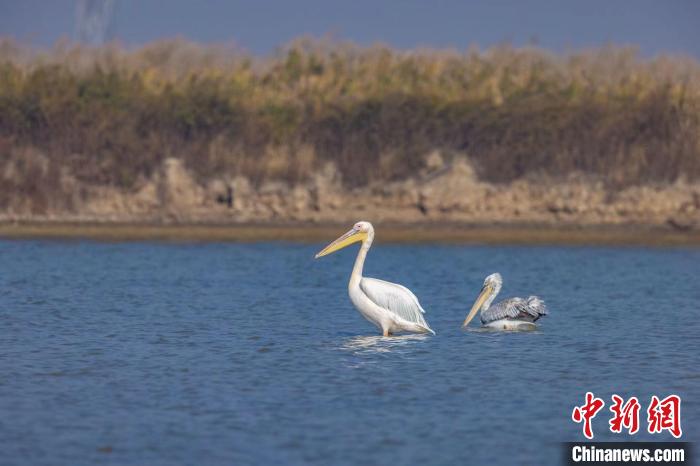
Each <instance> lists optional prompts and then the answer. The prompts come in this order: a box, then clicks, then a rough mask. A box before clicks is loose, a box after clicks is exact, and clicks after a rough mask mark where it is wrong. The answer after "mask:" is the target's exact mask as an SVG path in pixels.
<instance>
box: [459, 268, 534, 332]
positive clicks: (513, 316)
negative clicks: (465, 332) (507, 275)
mask: <svg viewBox="0 0 700 466" xmlns="http://www.w3.org/2000/svg"><path fill="white" fill-rule="evenodd" d="M502 285H503V279H502V278H501V274H500V273H493V274H491V275H489V276H488V277H486V280H484V286H482V287H481V292H480V293H479V297H478V298H476V301H475V302H474V306H472V309H471V311H469V314H468V315H467V318H466V319H464V323H463V324H462V328H464V327H466V326H467V325H469V322H471V320H472V319H473V318H474V316H475V315H476V312H477V311H479V310H481V323H482V324H483V326H484V327H488V328H493V329H499V330H532V329H534V328H535V327H536V325H535V322H536V321H537V319H539V318H540V317H542V316H544V315H547V307H546V306H545V305H544V301H542V300H541V299H540V298H538V297H537V296H530V297H529V298H527V299H523V298H509V299H504V300H503V301H501V302H498V303H496V304H494V305H493V307H491V303H492V302H493V300H494V299H495V298H496V295H498V292H499V291H501V286H502Z"/></svg>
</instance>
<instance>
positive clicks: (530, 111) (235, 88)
mask: <svg viewBox="0 0 700 466" xmlns="http://www.w3.org/2000/svg"><path fill="white" fill-rule="evenodd" d="M435 149H438V150H441V151H442V153H443V154H445V155H446V157H447V158H448V159H449V157H450V154H467V155H468V156H469V157H470V158H471V159H472V160H473V161H474V162H475V165H476V167H477V169H478V173H479V175H480V176H481V177H482V178H483V179H486V180H489V181H495V182H508V181H511V180H514V179H517V178H520V177H524V176H538V175H540V174H543V173H544V174H548V175H552V176H566V175H568V174H570V173H572V172H583V173H587V174H591V175H593V176H597V177H601V178H602V179H604V180H605V181H606V182H607V183H608V184H609V185H610V186H612V187H621V186H627V185H631V184H644V183H656V182H661V183H663V182H673V181H675V180H677V179H679V178H686V179H697V178H699V177H700V64H698V62H697V61H695V60H692V59H690V58H682V57H664V56H661V57H658V58H654V59H651V60H645V59H641V58H639V57H638V56H637V54H636V52H635V51H634V50H631V49H625V48H615V47H606V48H603V49H599V50H591V51H586V52H580V53H573V54H569V55H564V56H559V55H553V54H550V53H547V52H545V51H543V50H539V49H535V48H530V47H527V48H520V49H515V48H512V47H508V46H502V47H497V48H493V49H489V50H486V51H477V50H469V51H467V52H464V53H458V52H454V51H440V50H416V51H409V52H401V51H395V50H391V49H389V48H386V47H382V46H375V47H369V48H362V47H357V46H354V45H350V44H337V43H326V42H322V41H310V40H300V41H296V42H293V43H291V44H289V45H288V46H286V47H284V48H283V49H281V51H280V52H279V53H278V54H277V55H276V56H274V57H253V56H248V55H246V54H244V53H242V52H241V51H239V50H237V49H235V48H232V47H224V46H217V47H213V46H212V47H210V46H201V45H197V44H193V43H189V42H186V41H183V40H175V41H165V42H157V43H153V44H150V45H147V46H144V47H143V48H140V49H136V50H126V49H123V48H121V47H119V46H118V45H114V44H113V45H108V46H105V47H102V48H82V47H79V46H74V45H70V44H58V45H56V46H55V47H54V48H53V49H52V50H49V51H35V50H31V49H28V48H26V47H23V46H21V45H20V44H17V43H15V42H13V41H11V40H0V180H2V187H1V188H0V207H2V206H7V205H8V203H9V202H10V199H11V198H13V196H14V195H15V193H16V192H17V191H22V192H26V193H27V195H29V196H33V197H35V198H36V206H37V207H36V210H39V211H40V210H41V209H43V208H44V207H42V206H45V205H46V204H47V203H48V202H51V201H52V200H54V199H57V198H59V199H60V198H61V196H57V194H58V193H57V192H56V190H59V189H60V182H59V180H58V177H59V176H60V173H63V172H65V171H68V172H69V173H70V174H71V175H72V176H75V177H77V179H78V180H79V181H82V182H84V183H95V184H111V185H117V186H123V187H127V188H128V187H130V186H132V185H133V184H134V183H135V182H136V180H138V179H139V177H143V176H149V175H150V174H151V173H152V172H153V171H154V170H156V169H157V167H159V166H160V164H161V162H162V160H163V159H164V158H166V157H178V158H182V159H184V160H185V161H186V163H187V165H188V166H189V167H190V168H192V169H193V170H195V171H196V173H198V174H199V176H201V177H203V178H209V177H214V176H219V175H221V174H222V173H229V174H240V175H244V176H247V177H249V178H250V179H251V180H252V181H253V182H254V183H259V182H262V181H264V180H268V179H277V180H284V181H287V182H289V183H296V182H299V181H301V180H304V179H305V178H306V177H308V176H309V175H310V174H311V173H313V171H314V170H315V169H317V168H318V167H320V166H322V165H323V164H325V163H327V162H328V161H331V162H334V163H335V164H337V166H338V167H339V169H340V172H341V173H342V174H343V177H344V181H345V183H347V184H348V185H354V186H357V185H364V184H367V183H369V182H372V181H377V180H380V181H381V180H389V179H401V178H406V177H410V176H412V175H413V174H414V173H415V172H416V170H418V169H420V168H421V167H423V165H424V163H425V156H426V154H428V153H429V152H430V151H432V150H435ZM27 151H31V152H32V153H38V154H42V156H43V157H45V159H46V160H45V162H46V163H45V166H43V165H42V166H41V167H39V168H40V170H39V168H37V166H36V164H35V163H33V162H32V163H26V164H24V165H22V164H21V163H20V164H19V165H20V166H24V167H25V171H24V172H22V171H20V172H17V170H15V171H14V172H13V176H12V177H8V176H7V173H6V172H7V171H8V169H7V167H8V166H9V165H10V164H14V165H13V167H15V168H16V165H17V161H18V160H22V159H23V157H24V156H23V155H22V154H25V153H27ZM37 170H38V171H37ZM37 177H38V178H37ZM10 179H11V183H10V181H8V180H10ZM37 179H38V180H40V181H41V183H40V184H37Z"/></svg>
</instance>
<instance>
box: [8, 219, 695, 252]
mask: <svg viewBox="0 0 700 466" xmlns="http://www.w3.org/2000/svg"><path fill="white" fill-rule="evenodd" d="M347 227H348V225H344V224H343V225H313V224H305V225H301V224H287V225H282V224H267V225H252V224H247V225H212V224H124V223H62V222H19V223H0V238H10V239H28V238H31V239H71V240H74V239H91V240H98V241H221V242H260V241H290V242H304V243H323V242H327V241H330V240H331V239H333V238H335V237H336V236H338V235H339V234H340V233H343V232H344V231H345V230H346V229H347ZM377 227H378V237H377V241H378V242H380V243H445V244H513V245H629V246H700V231H687V232H680V231H671V230H668V229H658V228H648V227H644V226H637V227H629V226H628V227H597V228H593V227H586V228H553V227H551V226H542V225H529V226H523V225H518V226H512V225H502V226H493V225H491V226H486V225H465V224H442V225H433V226H427V225H397V224H391V223H387V224H378V225H377Z"/></svg>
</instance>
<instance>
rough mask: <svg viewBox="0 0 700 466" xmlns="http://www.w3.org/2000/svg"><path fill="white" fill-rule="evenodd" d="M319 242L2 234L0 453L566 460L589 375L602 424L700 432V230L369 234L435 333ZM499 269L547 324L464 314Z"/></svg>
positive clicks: (260, 459)
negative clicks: (410, 240)
mask: <svg viewBox="0 0 700 466" xmlns="http://www.w3.org/2000/svg"><path fill="white" fill-rule="evenodd" d="M339 233H340V232H339ZM378 236H379V240H381V232H379V235H378ZM332 239H333V238H328V241H330V240H332ZM324 245H325V244H312V245H309V244H282V243H261V244H224V243H95V242H89V241H65V242H64V241H0V264H1V267H0V322H2V331H1V332H0V352H1V354H0V414H1V415H0V456H1V461H0V462H1V463H2V464H3V465H15V464H17V465H19V464H34V465H43V464H46V465H48V464H71V465H81V464H98V463H99V464H119V465H131V464H148V465H159V464H163V465H173V464H208V465H219V464H220V465H227V464H228V465H230V464H236V465H244V464H319V465H321V464H323V465H326V464H389V463H391V464H406V465H408V464H440V465H441V464H444V465H447V464H467V463H469V464H479V463H484V464H485V463H488V464H495V465H510V464H556V463H558V461H559V458H560V456H561V451H560V444H559V442H562V441H580V440H584V438H583V435H582V432H581V425H579V424H575V423H574V422H573V421H572V420H571V411H572V408H573V407H574V406H575V405H581V404H583V402H584V396H585V393H586V392H587V391H591V392H593V393H594V394H595V395H596V396H598V397H601V398H603V399H604V401H605V402H606V406H605V408H604V411H601V412H600V414H599V415H598V416H597V417H596V418H595V419H594V421H593V429H594V434H595V439H596V440H603V441H613V440H628V439H630V437H629V436H627V435H626V434H612V433H611V432H610V431H609V430H608V426H607V422H608V419H609V418H610V412H609V411H608V407H609V405H610V396H611V395H612V394H613V393H617V394H620V395H621V396H623V397H625V398H627V397H630V396H637V397H638V398H639V400H640V402H641V405H642V412H641V415H640V422H641V426H642V428H641V431H642V432H640V433H638V434H637V435H635V436H634V439H635V440H672V439H673V438H672V437H671V435H670V434H668V433H663V434H656V435H651V434H648V433H646V432H645V430H646V407H647V405H648V402H649V398H650V397H651V395H658V396H659V397H665V396H666V395H669V394H671V393H675V394H678V395H680V396H681V397H682V400H683V401H682V427H683V431H684V436H683V439H684V440H697V439H698V438H700V339H699V336H698V335H699V334H700V306H699V303H700V280H699V276H700V250H699V249H644V248H610V247H495V246H490V247H486V246H449V245H390V244H382V243H381V241H380V242H379V243H377V242H375V246H374V247H373V248H372V250H371V251H370V253H369V256H368V259H367V263H366V265H365V275H366V276H370V277H377V278H382V279H386V280H390V281H393V282H396V283H400V284H403V285H405V286H407V287H408V288H410V289H411V290H412V291H413V292H414V293H415V294H416V295H417V296H418V298H419V299H420V301H421V304H422V305H423V307H424V308H425V309H426V311H427V313H426V319H427V321H428V323H429V324H430V325H431V327H432V328H433V329H434V330H435V331H436V332H437V335H436V336H411V335H409V336H399V337H390V338H382V337H380V336H379V331H378V330H377V329H376V328H375V327H374V326H372V325H371V324H370V323H369V322H367V321H365V320H364V319H363V318H362V317H361V316H360V314H359V313H358V312H357V311H356V310H355V309H354V308H353V307H352V304H351V303H350V300H349V298H348V296H347V280H348V277H349V274H350V270H351V267H352V263H353V261H354V256H355V253H356V248H347V250H344V251H342V252H339V253H336V254H333V255H331V256H328V257H324V258H322V259H319V260H314V259H313V255H314V253H316V252H317V251H318V250H319V249H321V247H322V246H324ZM496 271H498V272H500V273H501V274H502V275H503V278H504V286H503V291H502V292H501V295H500V296H499V298H504V297H510V296H527V295H530V294H537V295H539V296H541V297H542V298H543V299H544V300H545V302H546V303H547V305H548V307H549V310H550V315H549V316H547V317H545V318H544V319H542V320H540V322H539V323H541V325H540V327H539V329H538V330H537V331H535V332H520V333H514V332H511V333H493V332H484V331H480V330H478V324H479V321H478V318H477V319H475V320H474V321H473V322H472V326H473V329H471V330H469V331H466V332H465V331H462V330H461V329H460V324H461V322H462V320H463V319H464V317H465V315H466V313H467V312H468V310H469V308H470V306H471V304H472V303H473V301H474V299H475V298H476V296H477V294H478V292H479V290H480V288H481V284H482V282H483V279H484V277H485V276H486V275H488V274H489V273H491V272H496Z"/></svg>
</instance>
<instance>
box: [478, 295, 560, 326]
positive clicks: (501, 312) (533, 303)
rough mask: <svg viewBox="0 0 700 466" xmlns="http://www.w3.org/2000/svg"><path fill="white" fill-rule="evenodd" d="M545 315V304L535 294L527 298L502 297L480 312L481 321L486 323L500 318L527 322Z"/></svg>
mask: <svg viewBox="0 0 700 466" xmlns="http://www.w3.org/2000/svg"><path fill="white" fill-rule="evenodd" d="M544 315H547V306H545V304H544V301H542V300H541V299H540V298H538V297H537V296H530V297H529V298H527V299H523V298H509V299H504V300H503V301H501V302H498V303H496V304H494V305H493V306H491V307H490V308H488V309H487V310H485V311H483V312H482V313H481V322H482V323H483V324H488V323H489V322H494V321H496V320H501V319H517V320H524V321H527V322H535V321H536V320H537V319H539V318H540V317H542V316H544Z"/></svg>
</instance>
